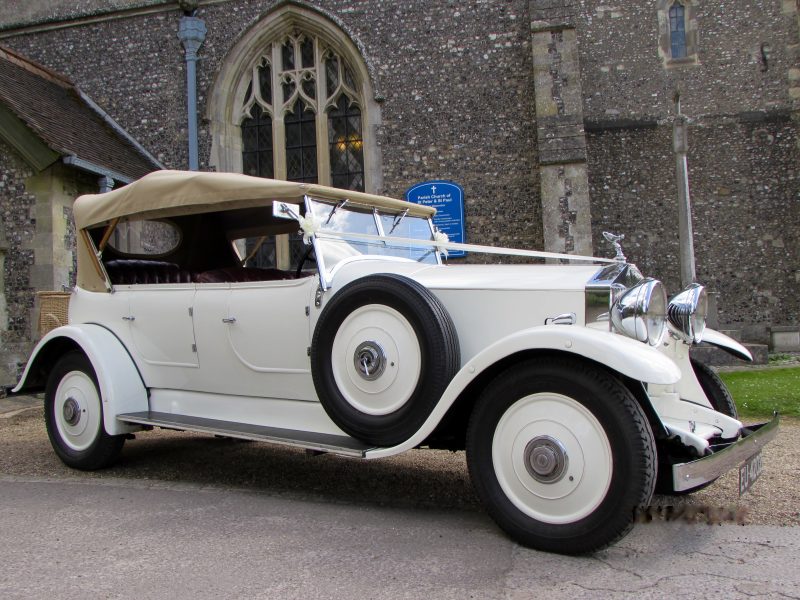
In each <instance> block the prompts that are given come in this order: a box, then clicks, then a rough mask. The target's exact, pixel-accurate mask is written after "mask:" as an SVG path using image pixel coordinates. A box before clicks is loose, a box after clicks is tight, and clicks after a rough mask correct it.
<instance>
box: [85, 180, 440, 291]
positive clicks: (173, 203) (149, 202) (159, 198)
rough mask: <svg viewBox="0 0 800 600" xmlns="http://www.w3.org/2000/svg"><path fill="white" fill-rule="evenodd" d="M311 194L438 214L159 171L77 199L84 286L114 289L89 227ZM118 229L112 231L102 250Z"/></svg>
mask: <svg viewBox="0 0 800 600" xmlns="http://www.w3.org/2000/svg"><path fill="white" fill-rule="evenodd" d="M305 196H311V197H313V198H320V199H328V200H335V201H338V200H345V199H347V200H350V201H351V202H354V203H357V204H363V205H366V206H371V207H376V208H383V209H388V210H392V211H404V210H408V214H409V215H412V216H418V217H425V218H427V217H431V216H433V215H434V213H435V212H436V209H434V208H431V207H428V206H421V205H419V204H411V203H408V202H403V201H401V200H395V199H394V198H388V197H386V196H375V195H373V194H365V193H363V192H353V191H350V190H342V189H339V188H332V187H328V186H324V185H315V184H305V183H294V182H289V181H276V180H274V179H263V178H261V177H250V176H248V175H240V174H238V173H202V172H197V171H155V172H153V173H150V174H149V175H145V176H144V177H142V178H141V179H139V180H138V181H135V182H133V183H131V184H129V185H126V186H125V187H123V188H119V189H117V190H114V191H111V192H106V193H105V194H90V195H86V196H81V197H80V198H78V199H77V200H75V205H74V207H73V214H74V216H75V225H76V227H77V229H78V232H79V234H80V235H79V236H78V243H77V250H78V285H79V286H80V287H82V288H83V289H86V290H91V291H98V292H99V291H107V290H108V289H109V288H108V282H107V280H106V276H105V274H104V273H103V270H102V267H101V265H100V263H99V261H98V259H97V256H96V254H95V248H94V245H93V243H92V241H91V239H90V236H89V235H88V233H87V230H88V229H93V228H95V227H102V226H104V225H109V224H111V223H115V222H116V221H118V220H125V219H131V220H139V219H161V218H167V217H177V216H180V215H191V214H199V213H208V212H216V211H222V210H232V209H237V208H248V207H253V206H269V205H271V204H272V202H273V201H276V200H280V201H284V202H289V203H292V204H302V202H303V199H304V197H305ZM113 227H114V226H113V225H112V226H111V227H108V228H107V230H106V234H105V235H104V241H103V242H102V243H101V248H102V244H104V243H105V240H107V239H108V235H110V232H111V230H112V229H113Z"/></svg>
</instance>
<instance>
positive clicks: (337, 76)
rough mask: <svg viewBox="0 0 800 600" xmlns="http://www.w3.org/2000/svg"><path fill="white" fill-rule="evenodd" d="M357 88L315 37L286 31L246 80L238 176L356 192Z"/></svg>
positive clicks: (346, 67) (359, 155) (359, 181)
mask: <svg viewBox="0 0 800 600" xmlns="http://www.w3.org/2000/svg"><path fill="white" fill-rule="evenodd" d="M242 83H243V84H244V82H242ZM358 89H359V87H358V84H357V78H356V77H355V75H354V71H353V69H352V68H351V66H350V64H348V61H347V59H346V58H345V57H344V56H342V55H341V54H339V53H337V52H336V51H335V50H334V49H333V48H332V47H331V46H330V45H328V44H327V43H326V42H325V41H324V40H323V39H321V38H320V37H318V36H316V35H311V34H309V33H306V32H304V31H300V30H293V31H291V33H288V34H285V35H283V36H281V37H279V38H277V39H275V40H274V41H273V42H272V43H271V44H270V45H269V46H268V47H267V48H265V49H264V52H263V54H262V56H261V58H259V59H258V60H257V61H256V63H255V64H254V65H253V68H252V69H251V71H250V72H249V73H248V75H247V86H246V92H245V97H244V102H243V105H242V107H241V112H240V114H241V115H242V116H241V118H240V120H239V126H240V127H241V133H242V170H243V172H244V173H247V174H249V175H257V176H260V177H272V178H277V179H286V180H289V181H302V182H309V183H322V184H326V185H332V186H335V187H341V188H346V189H352V190H359V191H363V190H364V189H365V175H364V173H365V169H364V148H363V146H364V126H363V100H362V98H361V96H360V93H359V92H358ZM325 140H327V143H325ZM273 149H275V150H273ZM275 151H277V152H278V154H277V155H275V154H274V152H275Z"/></svg>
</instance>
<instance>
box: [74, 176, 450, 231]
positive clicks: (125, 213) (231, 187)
mask: <svg viewBox="0 0 800 600" xmlns="http://www.w3.org/2000/svg"><path fill="white" fill-rule="evenodd" d="M304 196H312V197H314V198H327V199H330V200H344V199H349V200H350V201H351V202H355V203H358V204H365V205H367V206H374V207H377V208H386V209H390V210H400V211H402V210H406V209H408V211H409V215H412V216H419V217H430V216H432V215H433V214H434V213H435V212H436V210H435V209H433V208H430V207H427V206H421V205H419V204H411V203H408V202H403V201H402V200H395V199H394V198H388V197H386V196H375V195H373V194H365V193H363V192H353V191H350V190H342V189H339V188H332V187H328V186H324V185H316V184H306V183H293V182H290V181H276V180H274V179H263V178H261V177H250V176H249V175H240V174H238V173H202V172H196V171H155V172H154V173H150V174H149V175H145V176H144V177H142V178H141V179H139V180H138V181H135V182H133V183H131V184H129V185H126V186H125V187H123V188H119V189H118V190H114V191H111V192H107V193H105V194H91V195H87V196H81V197H80V198H78V199H77V200H76V201H75V206H74V215H75V225H76V226H77V227H78V229H84V228H87V227H96V226H98V225H105V224H107V223H110V222H111V221H113V220H114V219H119V218H122V219H124V218H126V217H134V216H135V218H136V219H157V218H163V217H174V216H177V215H187V214H194V213H205V212H213V211H217V210H226V209H232V208H244V207H247V206H257V205H260V204H268V203H270V201H272V200H282V201H284V202H291V203H294V204H301V203H302V202H303V197H304Z"/></svg>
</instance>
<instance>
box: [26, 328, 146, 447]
mask: <svg viewBox="0 0 800 600" xmlns="http://www.w3.org/2000/svg"><path fill="white" fill-rule="evenodd" d="M67 341H68V343H65V342H67ZM74 348H78V349H80V350H82V351H83V353H84V354H85V355H86V356H87V358H88V359H89V361H90V362H91V363H92V367H94V372H95V374H96V376H97V383H98V384H99V386H100V395H101V396H102V398H103V425H104V427H105V430H106V433H108V434H109V435H119V434H123V433H129V432H131V431H136V430H138V429H141V427H137V426H131V425H126V424H125V423H122V422H121V421H118V420H117V415H118V414H122V413H126V412H140V411H146V410H148V401H147V389H146V388H145V386H144V382H143V381H142V378H141V376H140V375H139V371H138V370H137V369H136V365H135V364H134V362H133V359H131V357H130V355H129V354H128V351H127V350H126V349H125V346H123V345H122V342H120V341H119V339H117V337H116V336H115V335H114V334H113V333H111V332H110V331H109V330H108V329H105V328H104V327H100V326H99V325H92V324H86V323H82V324H78V325H66V326H64V327H59V328H57V329H54V330H52V331H51V332H50V333H48V334H47V335H46V336H44V337H43V338H42V339H41V341H40V342H39V343H38V344H37V345H36V348H34V350H33V352H32V353H31V356H30V359H28V364H27V365H26V367H25V372H24V373H23V374H22V378H21V379H20V381H19V383H18V384H17V386H16V387H15V388H14V389H13V390H12V393H19V392H24V391H37V390H42V389H44V386H45V384H46V376H47V372H49V371H50V369H52V367H53V365H54V364H55V361H56V360H58V358H59V357H60V356H61V355H62V354H64V352H66V351H69V350H72V349H74Z"/></svg>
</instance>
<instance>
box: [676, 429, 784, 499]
mask: <svg viewBox="0 0 800 600" xmlns="http://www.w3.org/2000/svg"><path fill="white" fill-rule="evenodd" d="M780 419H781V418H780V415H779V414H778V413H775V415H774V416H773V417H772V420H771V421H768V422H766V423H761V424H759V425H750V426H748V427H743V428H742V437H741V439H740V440H739V441H738V442H735V443H733V444H731V445H730V446H728V447H727V448H725V449H724V450H720V451H719V452H715V453H714V454H709V455H708V456H704V457H703V458H698V459H697V460H693V461H691V462H686V463H680V464H677V465H673V466H672V484H673V489H674V490H675V491H676V492H684V491H686V490H691V489H693V488H696V487H698V486H701V485H703V484H705V483H709V482H711V481H714V480H715V479H717V478H718V477H719V476H720V475H723V474H725V473H727V472H728V471H730V470H731V469H732V468H734V467H735V466H737V465H739V464H740V463H742V462H744V461H746V460H747V459H748V458H750V457H751V456H754V455H756V454H758V453H759V452H761V448H763V447H764V446H765V445H766V444H767V442H769V441H770V440H772V438H774V437H775V436H776V435H777V434H778V423H780Z"/></svg>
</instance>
